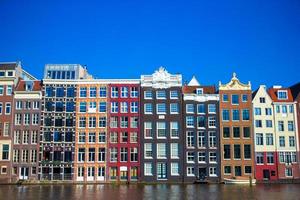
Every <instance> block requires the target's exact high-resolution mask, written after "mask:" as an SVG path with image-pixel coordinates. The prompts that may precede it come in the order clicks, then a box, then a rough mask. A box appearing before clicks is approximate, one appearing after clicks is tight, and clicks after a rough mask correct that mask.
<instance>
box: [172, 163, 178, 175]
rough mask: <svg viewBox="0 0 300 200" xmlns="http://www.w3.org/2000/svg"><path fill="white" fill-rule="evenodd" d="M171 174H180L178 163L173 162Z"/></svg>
mask: <svg viewBox="0 0 300 200" xmlns="http://www.w3.org/2000/svg"><path fill="white" fill-rule="evenodd" d="M171 175H172V176H178V175H179V164H178V163H174V162H172V163H171Z"/></svg>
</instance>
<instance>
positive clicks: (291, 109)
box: [289, 105, 294, 113]
mask: <svg viewBox="0 0 300 200" xmlns="http://www.w3.org/2000/svg"><path fill="white" fill-rule="evenodd" d="M289 112H290V113H294V106H293V105H289Z"/></svg>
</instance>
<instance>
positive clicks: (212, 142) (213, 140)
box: [208, 131, 217, 148]
mask: <svg viewBox="0 0 300 200" xmlns="http://www.w3.org/2000/svg"><path fill="white" fill-rule="evenodd" d="M208 135H209V147H210V148H215V147H217V134H216V132H215V131H209V132H208Z"/></svg>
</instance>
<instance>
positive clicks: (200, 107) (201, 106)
mask: <svg viewBox="0 0 300 200" xmlns="http://www.w3.org/2000/svg"><path fill="white" fill-rule="evenodd" d="M197 113H198V114H205V105H204V104H197Z"/></svg>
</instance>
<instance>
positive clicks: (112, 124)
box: [110, 117, 118, 128]
mask: <svg viewBox="0 0 300 200" xmlns="http://www.w3.org/2000/svg"><path fill="white" fill-rule="evenodd" d="M110 128H118V117H111V118H110Z"/></svg>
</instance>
